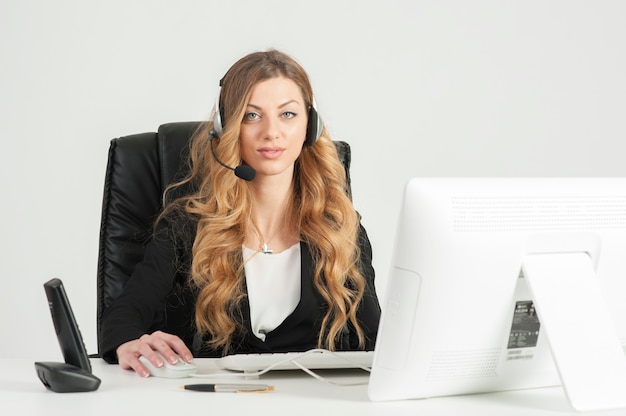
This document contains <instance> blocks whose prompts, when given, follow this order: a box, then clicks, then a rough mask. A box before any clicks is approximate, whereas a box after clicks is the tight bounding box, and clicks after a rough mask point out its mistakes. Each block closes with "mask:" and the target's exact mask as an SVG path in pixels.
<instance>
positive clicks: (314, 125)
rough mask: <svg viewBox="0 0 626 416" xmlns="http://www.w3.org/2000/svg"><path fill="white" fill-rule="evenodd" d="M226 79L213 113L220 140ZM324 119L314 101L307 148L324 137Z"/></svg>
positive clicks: (214, 129)
mask: <svg viewBox="0 0 626 416" xmlns="http://www.w3.org/2000/svg"><path fill="white" fill-rule="evenodd" d="M223 82H224V79H223V78H222V79H221V80H220V86H219V89H218V91H217V97H216V98H215V110H214V113H213V133H214V134H215V136H217V137H218V138H219V137H221V135H222V133H223V131H224V107H222V106H220V96H221V93H222V84H223ZM322 129H323V124H322V119H321V118H320V116H319V114H318V113H317V109H316V108H315V100H313V104H312V105H311V106H310V107H309V112H308V122H307V126H306V139H305V141H304V144H305V145H306V146H313V145H314V144H315V142H316V141H317V139H319V138H320V136H321V135H322Z"/></svg>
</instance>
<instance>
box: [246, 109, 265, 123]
mask: <svg viewBox="0 0 626 416" xmlns="http://www.w3.org/2000/svg"><path fill="white" fill-rule="evenodd" d="M259 118H261V116H260V115H259V113H255V112H253V111H251V112H249V113H246V114H244V115H243V121H254V120H258V119H259Z"/></svg>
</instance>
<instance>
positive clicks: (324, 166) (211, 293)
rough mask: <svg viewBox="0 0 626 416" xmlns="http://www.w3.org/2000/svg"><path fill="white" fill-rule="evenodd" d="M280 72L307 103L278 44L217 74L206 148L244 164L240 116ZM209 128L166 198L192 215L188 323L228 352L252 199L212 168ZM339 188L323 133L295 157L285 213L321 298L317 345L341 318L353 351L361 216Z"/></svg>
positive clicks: (300, 76)
mask: <svg viewBox="0 0 626 416" xmlns="http://www.w3.org/2000/svg"><path fill="white" fill-rule="evenodd" d="M279 76H280V77H286V78H289V79H291V80H293V81H294V82H295V83H296V84H297V85H298V86H299V87H300V88H301V90H302V95H303V97H304V100H305V102H306V104H307V105H308V106H310V105H312V103H313V92H312V89H311V85H310V82H309V79H308V76H307V74H306V72H305V71H304V69H303V68H302V67H301V66H300V65H299V64H298V63H297V62H296V61H295V60H294V59H292V58H291V57H289V56H288V55H286V54H284V53H282V52H279V51H275V50H270V51H267V52H256V53H252V54H250V55H247V56H245V57H243V58H242V59H240V60H239V61H237V62H236V63H235V64H234V65H233V66H232V67H231V68H230V69H229V70H228V72H227V74H226V75H225V77H224V78H223V80H222V89H221V94H220V103H219V106H220V107H221V108H222V117H223V118H222V121H223V124H224V129H223V133H222V135H221V137H220V138H219V140H215V142H214V143H213V146H214V151H215V153H216V154H217V157H218V158H219V159H220V160H222V161H223V162H224V163H225V164H227V165H229V166H236V165H239V164H240V163H242V161H241V159H240V156H239V155H240V154H241V153H240V146H239V130H240V124H241V122H240V120H242V119H243V116H244V112H245V108H246V105H247V102H248V100H249V97H250V94H251V90H252V88H253V87H254V85H256V84H257V83H259V82H261V81H264V80H267V79H270V78H275V77H279ZM215 111H220V110H219V108H218V109H215ZM212 128H213V122H212V121H208V122H206V123H203V124H202V125H201V126H200V127H199V129H198V130H197V131H196V133H195V134H194V137H193V139H192V142H191V149H190V156H191V172H190V175H189V177H188V178H186V179H185V180H184V181H183V182H182V183H193V184H194V186H193V188H194V191H193V193H191V194H190V195H187V196H184V197H182V198H179V199H177V200H176V201H175V202H174V205H176V206H178V207H179V208H183V209H184V211H185V212H186V213H187V214H191V215H192V216H194V217H195V218H197V219H198V225H197V232H196V237H195V240H194V243H193V249H192V260H191V268H190V274H191V281H192V283H193V284H194V285H195V287H196V289H197V291H198V298H197V303H196V309H195V311H196V312H195V324H196V327H197V329H198V331H199V332H201V333H203V334H205V335H209V337H207V339H208V344H209V346H210V347H211V348H214V349H221V350H222V351H223V353H227V352H228V350H229V348H230V347H231V343H232V342H233V341H234V338H235V335H236V334H237V331H238V330H241V329H242V328H241V325H242V322H241V314H240V307H241V302H242V300H243V299H244V298H245V296H246V294H245V290H244V281H245V276H244V264H243V255H242V245H243V243H244V239H245V236H246V234H247V233H248V231H249V230H248V227H249V225H248V224H249V221H248V219H249V218H250V217H251V211H252V206H251V195H250V188H249V186H250V184H249V183H248V182H247V181H244V180H241V179H239V178H237V177H236V176H235V175H234V174H233V173H232V172H231V171H229V170H227V169H224V168H223V167H221V166H219V165H218V164H217V162H216V161H215V158H214V157H213V156H212V155H211V148H210V146H211V139H210V131H211V129H212ZM182 183H179V184H177V185H181V184H182ZM177 185H175V186H177ZM346 186H347V181H346V175H345V170H344V167H343V165H342V164H341V162H340V161H339V159H338V156H337V151H336V148H335V145H334V143H333V142H332V141H331V139H330V138H329V137H328V135H327V133H326V131H325V130H324V131H323V132H322V135H321V137H320V138H319V139H318V140H317V142H316V143H315V144H314V145H313V146H304V147H303V149H302V152H301V155H300V157H299V158H298V160H297V161H296V166H295V170H294V177H293V196H292V198H291V203H290V205H289V207H288V217H289V218H290V221H291V223H290V224H289V226H292V227H293V229H295V230H297V231H298V232H299V236H300V239H301V241H304V242H305V243H306V244H307V245H308V246H309V248H310V250H311V254H312V257H313V261H314V264H315V271H314V285H315V287H316V289H317V291H318V292H319V293H320V294H321V296H322V297H323V298H324V300H325V302H326V303H327V305H328V308H327V310H326V312H325V315H324V317H323V320H322V323H321V331H320V333H319V335H318V346H319V347H324V348H328V349H331V350H332V349H335V345H336V343H337V342H338V340H339V338H340V336H341V334H342V332H343V330H344V329H345V328H346V327H347V326H348V325H349V324H350V325H352V326H353V327H354V328H355V329H356V333H357V335H358V339H359V345H360V347H361V348H363V346H364V342H365V340H364V335H363V332H362V329H361V327H360V325H359V322H358V320H357V316H356V313H357V309H358V305H359V303H360V301H361V299H362V297H363V292H364V288H365V280H364V277H363V275H362V273H361V271H360V267H359V258H360V252H359V246H358V243H357V239H358V232H359V217H358V213H357V212H356V211H355V209H354V207H353V205H352V202H351V200H350V198H349V196H348V192H347V188H346ZM170 207H171V206H170ZM166 211H167V210H166Z"/></svg>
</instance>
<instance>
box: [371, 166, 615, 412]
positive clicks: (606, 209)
mask: <svg viewBox="0 0 626 416" xmlns="http://www.w3.org/2000/svg"><path fill="white" fill-rule="evenodd" d="M625 297H626V179H625V178H414V179H411V180H410V181H409V182H408V184H407V186H406V188H405V191H404V197H403V203H402V206H401V213H400V216H399V219H398V228H397V232H396V239H395V246H394V251H393V259H392V264H391V271H390V274H389V279H388V281H387V287H386V292H385V297H384V299H383V301H382V315H381V322H380V326H379V332H378V338H377V343H376V347H375V354H374V360H373V366H372V373H371V376H370V381H369V387H368V393H369V397H370V399H371V400H373V401H381V400H402V399H421V398H428V397H435V396H448V395H460V394H471V393H483V392H492V391H502V390H513V389H525V388H535V387H545V386H558V385H563V386H564V387H565V393H566V394H567V397H568V398H569V400H570V403H571V404H572V406H573V407H574V408H576V409H578V410H589V409H602V408H614V407H624V406H626V393H624V391H626V390H625V388H626V358H625V356H624V346H625V345H626V301H625V300H624V298H625Z"/></svg>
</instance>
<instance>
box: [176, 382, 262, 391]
mask: <svg viewBox="0 0 626 416" xmlns="http://www.w3.org/2000/svg"><path fill="white" fill-rule="evenodd" d="M180 388H181V389H184V390H192V391H204V392H209V393H266V392H268V391H273V390H274V386H268V385H267V384H186V385H184V386H180Z"/></svg>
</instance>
